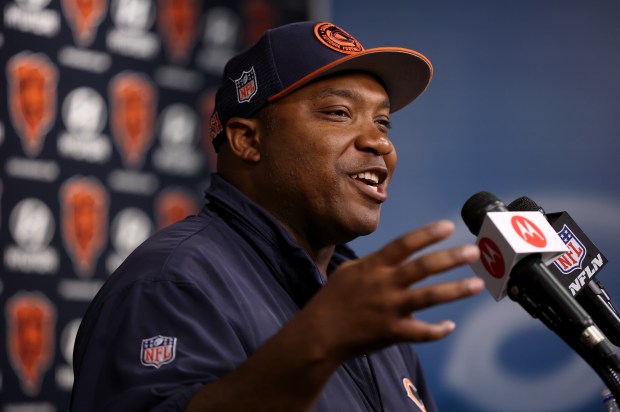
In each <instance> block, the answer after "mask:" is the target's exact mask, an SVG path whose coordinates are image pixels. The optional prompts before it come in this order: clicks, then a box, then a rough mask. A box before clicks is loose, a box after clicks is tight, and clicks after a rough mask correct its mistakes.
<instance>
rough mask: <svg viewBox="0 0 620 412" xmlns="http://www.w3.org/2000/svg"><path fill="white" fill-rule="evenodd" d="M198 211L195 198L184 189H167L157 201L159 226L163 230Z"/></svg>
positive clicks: (156, 208) (156, 210)
mask: <svg viewBox="0 0 620 412" xmlns="http://www.w3.org/2000/svg"><path fill="white" fill-rule="evenodd" d="M197 211H198V202H197V201H196V199H195V198H194V196H193V195H192V194H191V193H189V192H188V191H186V190H184V189H182V188H172V189H166V190H164V191H162V192H161V194H160V195H159V196H158V197H157V199H156V200H155V213H156V214H157V226H158V227H159V228H160V229H161V228H164V227H166V226H170V225H171V224H173V223H175V222H178V221H179V220H183V219H185V218H186V217H187V216H190V215H193V214H195V213H196V212H197Z"/></svg>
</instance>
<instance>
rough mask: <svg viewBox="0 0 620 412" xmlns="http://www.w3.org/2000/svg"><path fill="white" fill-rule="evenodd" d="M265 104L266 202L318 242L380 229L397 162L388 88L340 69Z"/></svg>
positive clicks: (263, 186) (327, 242)
mask: <svg viewBox="0 0 620 412" xmlns="http://www.w3.org/2000/svg"><path fill="white" fill-rule="evenodd" d="M267 110H269V111H270V112H271V114H272V115H271V116H269V117H270V120H271V121H270V122H269V123H270V124H269V125H265V124H264V123H265V122H263V124H262V125H261V129H260V130H261V132H262V138H261V142H260V151H261V161H260V164H259V167H260V168H263V169H262V170H261V172H264V173H262V174H261V176H264V180H262V181H261V185H260V186H261V187H260V188H259V190H260V191H262V193H260V194H259V195H258V197H259V199H260V200H259V202H260V203H261V205H262V206H263V207H265V208H266V209H267V210H268V211H270V212H271V213H272V214H274V215H275V216H276V217H277V218H278V219H279V220H280V221H281V222H282V223H283V224H284V225H286V226H287V227H288V228H289V229H290V230H292V231H293V233H294V234H295V235H296V236H297V237H300V236H301V237H302V238H303V239H305V240H306V241H307V242H309V243H310V244H311V245H314V246H319V247H320V246H327V245H331V244H337V243H344V242H347V241H350V240H352V239H354V238H355V237H357V236H360V235H365V234H368V233H371V232H372V231H374V230H375V229H376V227H377V225H378V223H379V214H380V208H381V204H382V203H383V202H384V201H385V200H386V199H387V193H386V188H387V185H388V183H389V180H390V177H391V176H392V173H393V171H394V168H395V166H396V152H395V150H394V147H393V145H392V143H391V141H390V140H389V139H388V137H387V133H388V129H389V100H388V96H387V93H386V91H385V89H384V88H383V86H382V85H381V84H380V83H379V82H377V80H375V78H373V77H372V76H370V75H367V74H362V73H353V74H345V75H339V76H336V77H330V78H326V79H323V80H319V81H316V82H314V83H311V84H309V85H307V86H304V87H303V88H301V89H299V90H297V91H295V92H293V93H291V94H290V95H288V96H286V97H284V98H283V99H281V100H279V101H277V102H276V103H274V104H272V106H271V107H270V108H269V109H267ZM261 179H263V178H261Z"/></svg>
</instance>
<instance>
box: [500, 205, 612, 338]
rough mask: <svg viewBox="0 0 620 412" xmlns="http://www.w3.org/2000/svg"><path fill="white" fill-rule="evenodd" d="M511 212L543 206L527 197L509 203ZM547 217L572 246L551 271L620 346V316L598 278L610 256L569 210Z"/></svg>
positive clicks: (542, 211)
mask: <svg viewBox="0 0 620 412" xmlns="http://www.w3.org/2000/svg"><path fill="white" fill-rule="evenodd" d="M508 210H511V211H539V212H541V213H542V214H543V215H545V211H544V209H543V208H542V207H540V206H539V205H537V204H536V202H534V201H533V200H532V199H530V198H529V197H526V196H523V197H520V198H518V199H516V200H514V201H513V202H512V203H510V204H509V205H508ZM546 217H547V220H548V221H549V223H551V226H552V227H553V228H554V230H555V231H556V232H557V233H558V235H560V237H561V238H562V240H563V241H564V242H565V243H566V245H567V246H568V249H569V250H568V251H567V252H566V253H565V254H563V255H561V256H560V257H558V258H557V259H556V260H555V261H554V262H553V264H551V265H548V269H549V271H550V272H551V273H552V274H553V275H554V276H555V277H556V279H558V280H559V281H560V283H561V284H562V285H564V287H565V288H566V289H567V290H568V291H569V292H570V293H571V294H572V295H573V296H575V299H576V300H577V302H579V304H580V305H581V306H582V307H583V308H584V309H585V310H586V311H587V312H588V313H589V314H590V316H591V317H592V320H594V323H596V325H597V326H598V327H599V328H601V330H602V331H603V333H604V334H605V336H607V338H608V339H609V340H610V341H611V342H612V343H613V344H614V345H616V346H620V315H619V314H618V312H617V310H616V308H615V307H614V306H613V304H612V303H611V298H610V297H609V295H608V294H607V291H606V290H605V288H604V287H603V284H602V283H601V282H600V281H599V280H597V279H596V278H595V274H596V273H598V272H599V271H600V270H601V269H602V268H603V266H605V265H606V264H607V258H606V257H605V256H604V255H603V254H602V253H601V252H600V251H599V249H598V248H597V247H596V246H595V245H594V243H593V242H592V241H591V240H590V239H589V238H588V237H587V236H586V234H585V233H584V232H583V230H582V229H581V228H580V227H579V226H578V225H577V223H575V221H574V220H573V219H572V218H571V216H570V215H569V214H568V213H567V212H558V213H550V214H546Z"/></svg>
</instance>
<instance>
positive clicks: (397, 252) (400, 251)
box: [368, 220, 454, 266]
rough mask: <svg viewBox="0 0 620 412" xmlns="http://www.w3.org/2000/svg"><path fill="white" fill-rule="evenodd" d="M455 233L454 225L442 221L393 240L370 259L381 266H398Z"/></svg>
mask: <svg viewBox="0 0 620 412" xmlns="http://www.w3.org/2000/svg"><path fill="white" fill-rule="evenodd" d="M453 231H454V223H452V222H450V221H449V220H440V221H438V222H435V223H431V224H430V225H428V226H425V227H423V228H421V229H418V230H416V231H413V232H410V233H407V234H406V235H403V236H401V237H399V238H397V239H395V240H393V241H392V242H390V243H388V244H387V245H385V246H384V247H383V248H381V249H380V250H378V251H377V252H374V253H372V254H371V255H369V256H368V258H369V259H370V260H372V261H373V262H376V263H377V264H380V265H388V266H391V265H398V264H400V263H402V262H403V261H405V260H406V259H407V258H408V257H409V256H411V254H413V253H414V252H416V251H417V250H420V249H422V248H424V247H426V246H429V245H432V244H433V243H436V242H439V241H440V240H443V239H445V238H446V237H448V236H450V235H451V234H452V232H453Z"/></svg>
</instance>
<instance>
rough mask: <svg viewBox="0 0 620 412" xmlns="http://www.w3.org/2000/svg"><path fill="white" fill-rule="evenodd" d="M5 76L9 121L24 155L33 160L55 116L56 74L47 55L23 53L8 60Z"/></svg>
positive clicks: (41, 146) (39, 151)
mask: <svg viewBox="0 0 620 412" xmlns="http://www.w3.org/2000/svg"><path fill="white" fill-rule="evenodd" d="M7 76H8V83H9V107H10V114H11V121H12V122H13V125H14V126H15V130H16V131H17V132H18V134H19V137H20V138H21V140H22V147H23V149H24V152H25V153H26V154H27V155H28V156H30V157H35V156H37V155H39V153H41V150H42V148H43V140H44V136H45V133H47V131H48V130H49V129H50V127H51V126H52V124H53V121H54V117H55V115H56V84H57V82H58V70H57V69H56V67H55V66H54V65H53V64H52V63H51V62H50V60H49V58H48V57H47V56H46V55H44V54H42V53H30V52H27V51H26V52H22V53H20V54H18V55H16V56H14V57H13V58H11V60H9V63H8V64H7Z"/></svg>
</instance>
